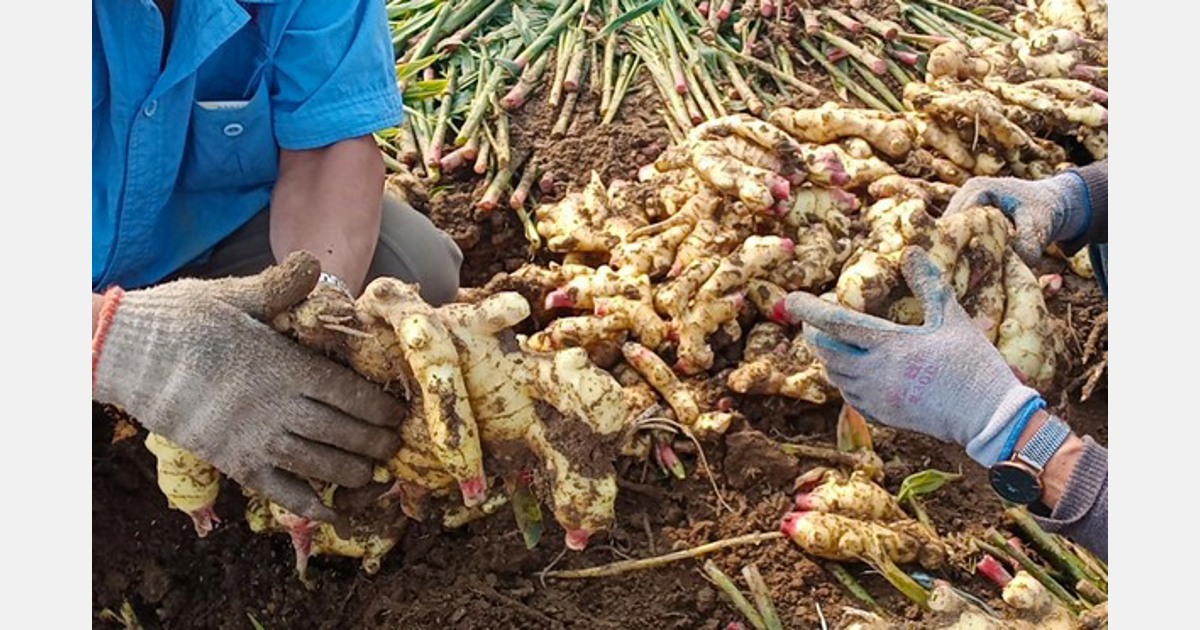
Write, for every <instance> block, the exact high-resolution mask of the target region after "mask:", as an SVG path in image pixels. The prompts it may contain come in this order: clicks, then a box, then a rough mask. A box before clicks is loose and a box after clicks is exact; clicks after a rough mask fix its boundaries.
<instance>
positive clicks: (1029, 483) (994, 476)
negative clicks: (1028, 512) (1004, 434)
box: [988, 462, 1042, 505]
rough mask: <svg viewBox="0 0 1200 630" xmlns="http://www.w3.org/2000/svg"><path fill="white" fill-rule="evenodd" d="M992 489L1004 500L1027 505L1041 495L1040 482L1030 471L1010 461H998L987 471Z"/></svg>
mask: <svg viewBox="0 0 1200 630" xmlns="http://www.w3.org/2000/svg"><path fill="white" fill-rule="evenodd" d="M988 474H989V476H990V477H991V480H992V489H994V490H995V491H996V494H998V495H1000V496H1001V497H1002V498H1004V500H1006V501H1011V502H1013V503H1020V504H1022V505H1028V504H1030V503H1033V502H1034V501H1037V500H1038V499H1039V498H1040V497H1041V496H1042V483H1041V481H1040V480H1039V479H1038V478H1037V476H1036V475H1034V474H1033V471H1030V470H1028V469H1026V468H1024V467H1022V466H1018V465H1017V464H1014V463H1012V462H1000V463H999V464H996V465H995V466H992V468H991V470H990V471H989V473H988Z"/></svg>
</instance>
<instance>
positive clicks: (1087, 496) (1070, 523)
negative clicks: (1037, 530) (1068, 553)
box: [1031, 436, 1108, 556]
mask: <svg viewBox="0 0 1200 630" xmlns="http://www.w3.org/2000/svg"><path fill="white" fill-rule="evenodd" d="M1031 513H1032V511H1031ZM1033 518H1034V519H1035V520H1036V521H1037V523H1038V525H1041V527H1042V529H1045V530H1046V531H1048V532H1062V533H1064V534H1067V535H1070V536H1071V537H1072V538H1075V539H1077V540H1079V541H1083V540H1102V541H1107V540H1108V449H1106V448H1104V447H1103V446H1100V445H1099V444H1097V443H1096V441H1095V440H1093V439H1092V438H1091V437H1090V436H1085V437H1084V438H1083V452H1082V454H1081V455H1080V457H1079V462H1078V463H1077V464H1076V465H1075V471H1074V472H1072V473H1071V479H1070V480H1069V481H1068V482H1067V488H1066V491H1065V492H1064V493H1063V496H1062V499H1060V500H1059V502H1058V505H1057V506H1055V508H1054V511H1052V512H1051V513H1050V515H1049V516H1039V515H1037V514H1033ZM1103 551H1105V552H1106V551H1107V543H1106V544H1105V545H1104V549H1103ZM1098 555H1104V556H1107V555H1108V554H1107V553H1098Z"/></svg>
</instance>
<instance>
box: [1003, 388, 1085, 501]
mask: <svg viewBox="0 0 1200 630" xmlns="http://www.w3.org/2000/svg"><path fill="white" fill-rule="evenodd" d="M1049 419H1050V414H1049V413H1048V412H1046V411H1045V410H1039V411H1037V413H1035V414H1033V416H1032V417H1031V418H1030V419H1029V422H1028V423H1027V424H1026V425H1025V427H1024V429H1023V430H1022V431H1021V433H1020V436H1019V437H1018V438H1017V442H1016V450H1018V451H1019V450H1021V449H1022V448H1025V444H1026V443H1027V442H1029V440H1031V439H1032V438H1033V436H1034V435H1035V434H1037V432H1038V430H1039V429H1041V428H1042V425H1044V424H1046V422H1047V421H1048V420H1049ZM1082 454H1083V440H1081V439H1079V436H1077V435H1075V434H1074V433H1072V434H1071V435H1070V437H1068V438H1067V441H1066V442H1063V445H1062V446H1061V447H1059V449H1058V450H1057V451H1055V453H1054V455H1053V456H1052V457H1051V458H1050V459H1049V461H1047V462H1046V466H1045V468H1043V469H1042V496H1041V503H1042V505H1045V506H1046V507H1048V508H1050V509H1051V510H1053V509H1054V507H1055V506H1057V505H1058V501H1059V499H1061V498H1062V495H1063V492H1064V491H1065V490H1066V487H1067V482H1068V481H1070V479H1071V473H1072V472H1074V470H1075V466H1076V464H1078V462H1079V457H1080V456H1081V455H1082Z"/></svg>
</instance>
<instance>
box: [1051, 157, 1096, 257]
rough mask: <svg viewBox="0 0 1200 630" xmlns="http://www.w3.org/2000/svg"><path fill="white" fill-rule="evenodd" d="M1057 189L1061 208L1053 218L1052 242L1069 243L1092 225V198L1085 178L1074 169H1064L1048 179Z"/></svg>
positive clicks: (1080, 236) (1078, 237) (1083, 233)
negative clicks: (1057, 215)
mask: <svg viewBox="0 0 1200 630" xmlns="http://www.w3.org/2000/svg"><path fill="white" fill-rule="evenodd" d="M1050 181H1051V182H1052V183H1053V184H1054V185H1055V188H1056V190H1057V195H1058V197H1059V200H1060V203H1061V204H1062V210H1061V214H1060V216H1059V217H1058V218H1057V220H1055V222H1054V223H1055V225H1054V233H1053V234H1052V235H1051V240H1052V241H1054V242H1062V243H1069V242H1074V241H1077V240H1079V239H1081V238H1083V237H1084V236H1086V235H1087V233H1088V230H1089V229H1090V228H1091V225H1092V198H1091V193H1090V192H1088V185H1087V180H1085V179H1084V177H1083V175H1081V174H1080V173H1078V172H1076V171H1073V170H1072V171H1066V172H1064V173H1059V174H1058V175H1055V176H1054V177H1053V178H1052V179H1051V180H1050Z"/></svg>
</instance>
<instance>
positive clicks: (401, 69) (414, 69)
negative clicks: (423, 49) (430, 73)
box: [396, 55, 442, 81]
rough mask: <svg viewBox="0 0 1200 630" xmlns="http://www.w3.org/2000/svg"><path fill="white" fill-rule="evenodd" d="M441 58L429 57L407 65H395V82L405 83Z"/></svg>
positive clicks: (438, 56) (439, 56)
mask: <svg viewBox="0 0 1200 630" xmlns="http://www.w3.org/2000/svg"><path fill="white" fill-rule="evenodd" d="M441 57H442V56H441V55H429V56H426V57H421V58H420V59H414V60H412V61H410V62H408V63H398V64H396V80H397V81H407V80H408V79H411V78H413V77H415V76H417V73H418V72H421V71H422V70H424V69H425V68H428V67H429V66H432V65H433V64H434V63H435V62H436V61H437V60H438V59H441Z"/></svg>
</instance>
